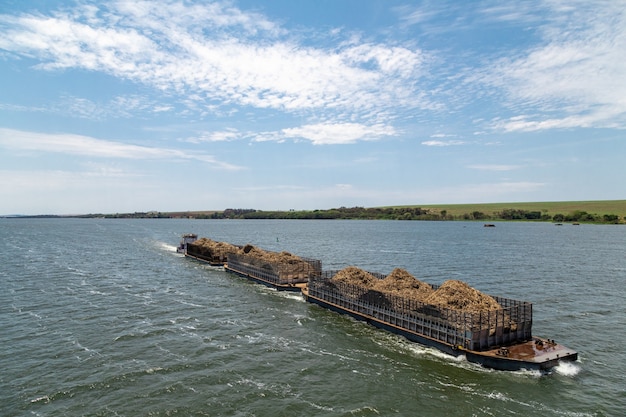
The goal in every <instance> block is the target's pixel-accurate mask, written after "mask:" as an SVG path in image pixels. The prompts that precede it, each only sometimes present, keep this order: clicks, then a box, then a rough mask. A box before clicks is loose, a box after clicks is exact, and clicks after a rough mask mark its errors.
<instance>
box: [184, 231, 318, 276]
mask: <svg viewBox="0 0 626 417" xmlns="http://www.w3.org/2000/svg"><path fill="white" fill-rule="evenodd" d="M187 252H188V253H190V254H191V255H194V256H200V257H201V258H204V259H206V260H210V261H215V262H228V255H230V254H236V255H246V256H247V258H246V260H247V262H249V263H251V264H253V265H257V266H259V267H261V268H264V269H273V268H272V265H280V266H281V270H283V271H284V270H289V269H290V270H293V271H302V270H308V269H310V265H309V263H308V262H306V261H304V260H303V259H302V258H300V257H299V256H296V255H292V254H291V253H289V252H271V251H266V250H264V249H261V248H258V247H256V246H253V245H250V244H248V245H245V246H235V245H233V244H230V243H226V242H216V241H214V240H211V239H207V238H204V237H203V238H201V239H198V240H196V241H195V242H193V243H190V244H189V245H188V246H187Z"/></svg>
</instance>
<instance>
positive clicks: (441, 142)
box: [422, 140, 465, 146]
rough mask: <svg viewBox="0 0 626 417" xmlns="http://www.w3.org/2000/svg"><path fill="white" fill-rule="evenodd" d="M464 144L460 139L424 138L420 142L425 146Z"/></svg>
mask: <svg viewBox="0 0 626 417" xmlns="http://www.w3.org/2000/svg"><path fill="white" fill-rule="evenodd" d="M464 144H465V142H464V141H462V140H446V141H444V140H426V141H424V142H422V145H425V146H458V145H464Z"/></svg>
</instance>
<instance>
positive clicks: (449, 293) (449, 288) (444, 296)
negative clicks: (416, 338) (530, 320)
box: [331, 266, 502, 312]
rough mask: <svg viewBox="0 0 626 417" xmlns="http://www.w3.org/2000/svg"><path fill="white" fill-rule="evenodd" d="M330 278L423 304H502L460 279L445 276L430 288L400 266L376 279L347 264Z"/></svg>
mask: <svg viewBox="0 0 626 417" xmlns="http://www.w3.org/2000/svg"><path fill="white" fill-rule="evenodd" d="M331 282H333V283H344V284H349V285H352V286H355V287H358V288H360V289H362V291H364V292H366V291H368V290H373V291H378V292H380V293H382V294H383V295H387V294H388V295H395V296H398V297H403V298H409V299H413V300H415V301H419V302H421V303H424V304H429V305H434V306H438V307H443V308H448V309H453V310H462V311H466V312H478V311H494V310H499V309H501V308H502V306H501V305H500V304H499V303H498V302H497V301H496V300H495V299H494V298H493V297H491V296H490V295H487V294H484V293H482V292H480V291H478V290H477V289H475V288H472V287H470V286H469V285H468V284H467V283H465V282H463V281H458V280H448V281H445V282H444V283H443V284H442V285H441V286H440V287H439V288H438V289H436V290H433V288H432V287H431V285H430V284H428V283H426V282H423V281H420V280H419V279H417V278H415V277H414V276H413V275H411V274H410V273H409V272H407V271H406V270H404V269H401V268H396V269H394V270H393V271H392V272H391V273H390V274H389V275H387V276H386V277H385V278H384V279H379V278H376V277H375V276H374V275H372V274H370V273H369V272H367V271H364V270H362V269H360V268H357V267H354V266H349V267H347V268H344V269H342V270H341V271H339V272H338V273H337V274H335V275H334V276H333V278H332V279H331Z"/></svg>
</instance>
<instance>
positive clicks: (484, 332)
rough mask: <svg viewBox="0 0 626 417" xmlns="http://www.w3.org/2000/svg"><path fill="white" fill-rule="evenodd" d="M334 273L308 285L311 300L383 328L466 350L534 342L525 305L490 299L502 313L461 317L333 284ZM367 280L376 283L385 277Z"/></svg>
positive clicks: (467, 313)
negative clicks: (333, 306)
mask: <svg viewBox="0 0 626 417" xmlns="http://www.w3.org/2000/svg"><path fill="white" fill-rule="evenodd" d="M337 272H338V271H324V272H323V273H322V274H320V275H314V276H312V277H311V279H310V280H309V283H308V293H309V295H310V296H312V297H316V298H318V299H321V300H323V301H325V302H328V303H332V304H334V305H336V306H339V307H341V308H343V309H347V310H350V311H353V312H356V313H358V314H361V315H364V316H367V317H370V318H373V319H376V320H378V321H380V322H382V323H384V324H388V325H391V326H395V327H397V328H400V329H402V330H406V331H409V332H414V333H416V334H418V335H421V336H425V337H428V338H431V339H435V340H437V341H440V342H444V343H447V344H449V345H451V346H454V347H457V346H462V347H463V348H465V349H468V350H474V351H482V350H488V349H492V348H495V347H500V346H507V345H511V344H514V343H517V342H523V341H527V340H530V339H531V338H532V304H531V303H529V302H525V301H518V300H513V299H509V298H503V297H493V298H494V299H495V300H496V301H497V302H498V303H499V304H500V305H501V306H502V309H499V310H492V311H476V312H474V311H461V310H455V309H450V308H444V307H439V306H436V305H431V304H425V303H423V302H420V301H417V300H415V299H412V298H407V297H401V296H397V295H392V294H388V293H382V292H379V291H375V290H372V289H368V288H365V287H362V286H358V285H350V284H347V283H341V282H333V281H331V278H332V277H333V276H334V275H335V274H336V273H337ZM370 273H371V272H370ZM371 274H372V275H374V276H376V277H377V278H379V279H382V278H384V277H385V276H384V275H382V274H378V273H371ZM432 287H433V289H435V290H436V289H437V288H439V286H437V285H433V286H432Z"/></svg>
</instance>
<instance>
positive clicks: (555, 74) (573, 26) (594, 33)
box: [485, 1, 626, 131]
mask: <svg viewBox="0 0 626 417" xmlns="http://www.w3.org/2000/svg"><path fill="white" fill-rule="evenodd" d="M548 5H550V6H551V7H552V8H553V10H552V11H551V13H550V14H549V15H550V16H551V18H550V20H548V21H547V22H546V23H545V25H544V26H542V27H541V30H542V33H543V37H544V43H543V45H541V46H538V47H535V48H533V49H531V50H530V51H528V52H524V53H521V54H519V55H518V56H517V57H513V58H506V59H502V60H500V61H499V62H495V64H493V68H494V69H493V70H490V71H488V76H487V78H486V79H485V81H486V82H487V83H488V84H490V85H492V86H496V87H498V88H499V89H502V90H504V91H506V92H507V94H508V101H509V103H508V104H509V105H510V106H511V108H513V110H514V111H520V110H521V111H523V109H526V108H533V109H534V110H535V112H536V111H537V110H540V113H539V114H537V115H535V116H534V117H532V118H529V117H524V118H523V119H522V120H515V119H512V120H510V121H508V122H498V123H495V124H494V127H495V128H497V129H503V130H505V131H537V130H545V129H554V128H572V127H604V128H620V129H624V128H626V100H625V99H624V97H626V83H624V81H623V80H624V78H625V77H626V9H625V8H624V4H623V2H620V1H615V2H610V1H607V2H590V1H574V2H567V3H566V4H565V3H564V4H561V3H560V2H558V1H556V2H551V3H548ZM566 5H567V7H564V6H566Z"/></svg>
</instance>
